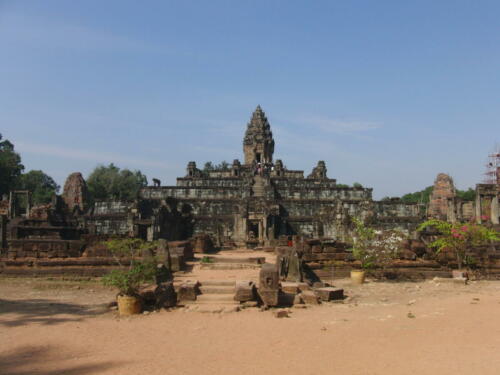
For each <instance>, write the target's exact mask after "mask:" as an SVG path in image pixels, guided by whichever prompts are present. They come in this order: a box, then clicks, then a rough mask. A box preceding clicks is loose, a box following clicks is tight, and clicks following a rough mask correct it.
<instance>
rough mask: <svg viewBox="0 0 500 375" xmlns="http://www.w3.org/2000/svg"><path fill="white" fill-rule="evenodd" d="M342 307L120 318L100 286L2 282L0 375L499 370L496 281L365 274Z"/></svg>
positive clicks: (499, 294)
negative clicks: (384, 279)
mask: <svg viewBox="0 0 500 375" xmlns="http://www.w3.org/2000/svg"><path fill="white" fill-rule="evenodd" d="M337 284H339V285H342V284H344V285H345V287H346V292H347V294H348V295H350V296H351V297H350V298H349V299H348V300H347V301H346V302H345V303H343V304H325V305H322V306H319V307H311V308H307V309H291V311H292V313H291V317H290V318H286V319H276V318H275V317H274V316H273V315H272V313H271V312H270V311H265V312H260V311H258V310H244V311H242V312H238V313H229V314H203V313H197V312H184V311H182V310H178V311H174V312H167V311H162V312H158V313H150V314H148V315H141V316H137V317H133V318H126V319H119V318H117V317H116V315H115V313H114V312H109V311H108V310H107V309H106V307H105V305H106V303H107V302H109V301H111V300H112V299H113V295H114V292H113V291H111V290H108V289H104V288H102V287H100V286H99V285H98V284H95V283H92V282H89V283H84V284H82V283H69V282H64V283H60V282H49V281H39V280H0V342H1V343H2V346H1V349H0V374H3V375H7V374H15V375H21V374H23V375H25V374H26V375H27V374H43V375H49V374H50V375H55V374H70V375H76V374H113V375H116V374H124V375H126V374H151V375H153V374H162V375H165V374H176V375H177V374H238V375H246V374H278V373H286V374H305V375H308V374H311V375H312V374H363V375H364V374H366V375H376V374H412V373H413V374H469V373H474V374H478V375H479V374H481V375H488V374H495V375H496V374H498V373H499V369H500V356H499V355H498V353H500V282H475V283H472V284H471V285H468V286H464V285H453V284H450V283H440V284H436V283H434V282H423V283H369V284H366V285H364V286H362V287H357V288H353V287H350V286H349V285H348V283H347V281H345V280H341V281H339V282H338V283H337Z"/></svg>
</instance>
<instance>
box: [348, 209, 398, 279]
mask: <svg viewBox="0 0 500 375" xmlns="http://www.w3.org/2000/svg"><path fill="white" fill-rule="evenodd" d="M353 222H354V236H353V242H354V245H353V249H352V253H353V256H354V258H355V259H356V260H359V261H360V263H361V270H352V271H351V280H352V282H353V283H354V284H363V283H364V281H365V274H366V270H368V269H371V268H375V267H378V268H381V269H382V271H383V270H385V268H386V267H387V266H388V265H390V264H391V263H392V261H393V260H394V259H395V258H396V257H397V256H398V254H399V251H400V250H401V247H402V244H403V240H404V239H405V235H404V234H403V233H401V232H399V231H396V230H375V229H373V228H370V227H368V226H367V225H365V224H364V223H363V222H362V221H361V220H359V219H356V218H355V219H353Z"/></svg>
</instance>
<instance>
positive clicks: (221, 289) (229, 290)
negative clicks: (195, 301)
mask: <svg viewBox="0 0 500 375" xmlns="http://www.w3.org/2000/svg"><path fill="white" fill-rule="evenodd" d="M200 292H201V293H202V294H231V295H232V296H234V285H233V286H205V285H202V286H200Z"/></svg>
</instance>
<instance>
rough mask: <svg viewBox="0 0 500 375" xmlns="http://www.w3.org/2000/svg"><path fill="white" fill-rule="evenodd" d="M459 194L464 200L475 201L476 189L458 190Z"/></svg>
mask: <svg viewBox="0 0 500 375" xmlns="http://www.w3.org/2000/svg"><path fill="white" fill-rule="evenodd" d="M457 196H458V197H459V198H461V199H462V200H464V201H473V200H474V199H476V191H475V190H474V189H472V188H468V189H467V190H457Z"/></svg>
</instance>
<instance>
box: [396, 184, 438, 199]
mask: <svg viewBox="0 0 500 375" xmlns="http://www.w3.org/2000/svg"><path fill="white" fill-rule="evenodd" d="M433 189H434V188H433V186H428V187H426V188H425V189H424V190H420V191H417V192H415V193H409V194H405V195H403V196H402V197H401V200H402V201H403V202H404V203H429V199H430V196H431V194H432V190H433Z"/></svg>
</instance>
